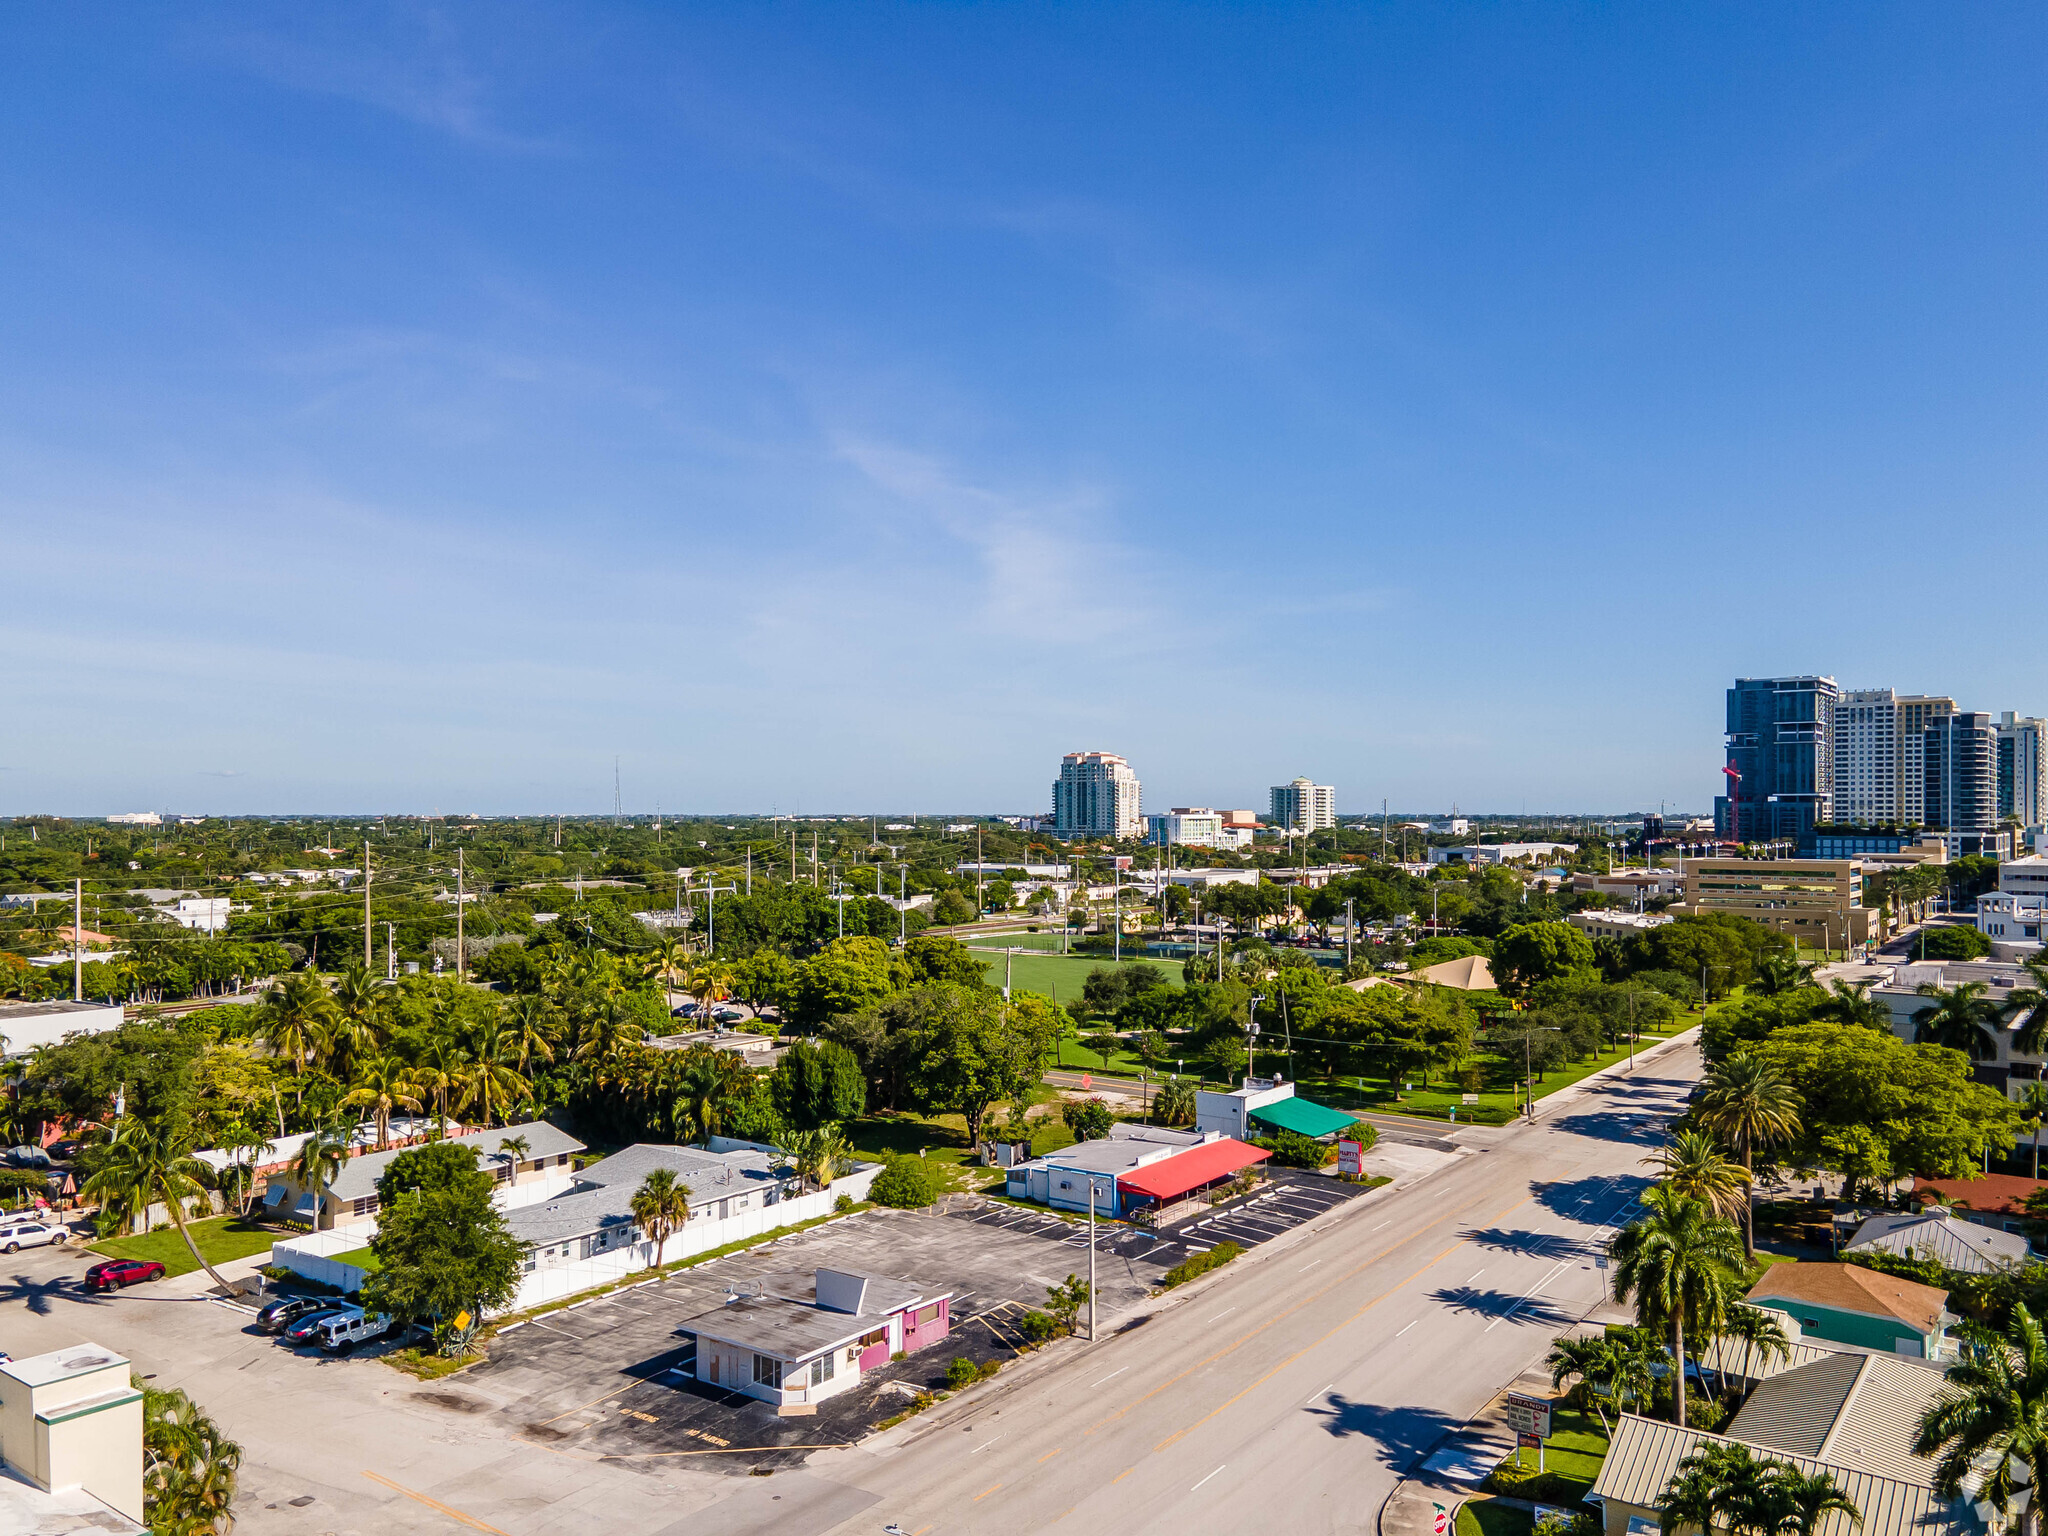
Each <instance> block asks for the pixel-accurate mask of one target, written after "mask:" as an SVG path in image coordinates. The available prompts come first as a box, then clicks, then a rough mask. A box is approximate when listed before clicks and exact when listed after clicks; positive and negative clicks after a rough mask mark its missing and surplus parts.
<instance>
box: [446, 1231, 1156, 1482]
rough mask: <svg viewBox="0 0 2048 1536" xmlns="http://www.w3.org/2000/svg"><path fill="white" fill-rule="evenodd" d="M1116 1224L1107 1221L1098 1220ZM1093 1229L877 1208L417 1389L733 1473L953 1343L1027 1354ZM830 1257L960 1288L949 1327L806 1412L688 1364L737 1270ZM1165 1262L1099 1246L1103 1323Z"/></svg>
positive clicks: (521, 1424)
mask: <svg viewBox="0 0 2048 1536" xmlns="http://www.w3.org/2000/svg"><path fill="white" fill-rule="evenodd" d="M1116 1230H1117V1229H1112V1228H1109V1227H1107V1226H1105V1227H1103V1228H1102V1229H1101V1230H1100V1233H1099V1235H1100V1236H1102V1237H1103V1238H1105V1239H1107V1238H1109V1237H1111V1236H1112V1235H1114V1234H1115V1232H1116ZM1083 1236H1084V1242H1083V1245H1082V1247H1081V1248H1079V1249H1075V1248H1072V1247H1068V1246H1066V1245H1063V1244H1054V1243H1049V1242H1047V1241H1045V1239H1044V1238H1043V1237H1040V1236H1037V1235H1032V1234H1027V1233H1022V1232H1013V1231H1008V1230H1005V1229H1004V1228H1002V1227H1000V1226H984V1225H981V1224H977V1223H971V1222H961V1221H957V1220H953V1219H951V1218H948V1217H946V1216H942V1215H939V1214H936V1213H927V1212H922V1211H892V1210H881V1209H877V1210H871V1211H866V1212H863V1213H861V1214H860V1215H858V1216H853V1217H849V1218H847V1219H846V1220H844V1221H837V1222H833V1223H830V1224H828V1225H826V1226H823V1227H816V1228H813V1229H811V1230H810V1231H807V1232H800V1233H795V1234H793V1235H791V1236H788V1237H784V1238H781V1239H779V1240H777V1241H775V1242H773V1243H766V1244H763V1245H761V1246H760V1247H758V1248H753V1249H749V1250H748V1251H747V1252H745V1253H740V1254H733V1255H731V1256H730V1257H727V1258H723V1259H715V1260H712V1261H711V1262H710V1263H707V1264H701V1265H698V1266H696V1267H695V1268H693V1269H688V1270H684V1271H681V1272H680V1273H677V1274H675V1275H672V1276H671V1277H670V1278H669V1279H667V1280H665V1281H662V1282H659V1283H655V1282H648V1283H644V1284H640V1285H636V1286H632V1287H629V1288H627V1289H624V1290H620V1291H615V1292H613V1293H612V1294H611V1295H609V1296H605V1297H602V1298H599V1299H598V1300H595V1301H590V1302H583V1303H579V1304H577V1305H576V1306H573V1307H566V1308H563V1309H562V1310H560V1311H557V1312H551V1313H548V1314H547V1315H546V1316H544V1317H540V1318H537V1319H535V1320H534V1321H532V1322H530V1323H526V1324H524V1325H521V1326H517V1327H514V1328H511V1329H507V1330H505V1331H503V1332H501V1333H499V1334H498V1336H497V1337H496V1338H495V1339H494V1340H493V1341H492V1342H491V1346H490V1359H489V1360H488V1361H487V1362H486V1363H484V1364H483V1365H480V1366H476V1367H473V1368H472V1369H470V1370H469V1371H466V1372H464V1373H463V1374H462V1375H460V1376H458V1377H455V1378H452V1379H451V1380H449V1381H448V1382H446V1383H443V1384H441V1385H440V1386H439V1387H437V1388H436V1389H433V1390H430V1391H429V1392H427V1393H422V1394H415V1396H416V1398H419V1399H423V1400H425V1401H427V1402H429V1403H430V1404H432V1405H434V1406H436V1407H439V1408H441V1409H443V1410H445V1411H447V1412H449V1413H452V1414H460V1415H463V1416H465V1417H468V1418H470V1419H471V1421H472V1422H476V1423H480V1424H481V1423H485V1422H491V1421H494V1425H493V1427H496V1428H498V1429H500V1430H501V1431H502V1432H504V1433H506V1434H509V1435H510V1436H512V1437H514V1438H515V1439H518V1440H522V1441H525V1442H527V1443H529V1444H531V1445H534V1446H535V1447H536V1448H544V1449H547V1450H550V1451H564V1452H568V1453H571V1454H575V1455H579V1456H582V1455H588V1454H590V1453H593V1452H594V1453H596V1454H599V1455H602V1456H605V1457H617V1458H622V1459H627V1460H639V1459H641V1458H645V1459H646V1462H647V1464H648V1465H649V1466H650V1469H651V1468H652V1467H653V1466H658V1465H661V1464H662V1463H664V1462H666V1461H672V1460H675V1459H677V1458H685V1457H686V1458H688V1459H690V1460H691V1461H693V1462H698V1463H702V1464H704V1469H705V1470H720V1471H727V1472H732V1473H746V1472H749V1471H751V1470H753V1469H754V1468H756V1467H761V1466H767V1467H775V1466H780V1465H787V1464H789V1463H790V1462H792V1461H794V1460H798V1459H801V1457H802V1455H803V1454H804V1453H805V1452H806V1451H809V1450H815V1449H818V1448H821V1447H824V1446H829V1445H839V1444H847V1443H850V1442H852V1441H854V1440H857V1439H858V1438H860V1436H862V1435H864V1434H865V1433H867V1432H868V1430H870V1429H871V1428H873V1427H874V1425H876V1424H878V1423H880V1422H881V1421H882V1420H883V1419H886V1418H889V1417H891V1416H893V1415H894V1414H896V1413H899V1412H901V1411H902V1409H903V1408H904V1407H905V1406H906V1405H907V1404H908V1402H909V1401H910V1397H911V1395H912V1394H913V1393H914V1392H915V1391H917V1390H920V1389H925V1388H929V1387H932V1386H936V1385H938V1384H939V1383H940V1382H941V1381H942V1380H943V1378H944V1376H945V1371H946V1366H947V1364H948V1363H949V1362H950V1361H951V1360H952V1359H953V1358H954V1357H955V1356H959V1355H964V1356H966V1357H968V1358H969V1359H972V1360H974V1361H976V1362H977V1363H980V1362H982V1361H985V1360H991V1359H994V1360H1010V1359H1014V1358H1015V1355H1016V1349H1015V1345H1016V1344H1017V1343H1018V1342H1019V1339H1018V1335H1017V1334H1016V1332H1015V1324H1014V1319H1015V1318H1016V1317H1017V1316H1018V1315H1019V1314H1020V1313H1021V1312H1022V1311H1023V1310H1025V1309H1026V1308H1029V1307H1038V1306H1042V1305H1043V1304H1044V1302H1045V1292H1046V1287H1048V1286H1050V1285H1056V1284H1058V1283H1059V1282H1061V1281H1062V1280H1064V1279H1065V1278H1066V1277H1067V1276H1068V1275H1069V1274H1075V1273H1078V1274H1083V1275H1085V1274H1086V1273H1087V1267H1088V1266H1087V1252H1086V1245H1085V1232H1084V1234H1083ZM1170 1246H1174V1247H1175V1248H1176V1251H1179V1250H1178V1245H1170ZM1168 1262H1169V1263H1177V1262H1178V1259H1173V1260H1169V1261H1168ZM821 1264H822V1265H826V1266H830V1267H836V1268H846V1269H854V1270H863V1271H867V1272H870V1273H875V1274H884V1275H896V1276H901V1277H905V1278H908V1279H912V1280H916V1281H919V1282H922V1283H925V1284H929V1285H933V1286H937V1287H943V1288H946V1289H949V1290H951V1291H952V1292H953V1303H952V1312H953V1328H952V1333H951V1335H950V1337H949V1338H948V1339H947V1341H946V1342H945V1343H944V1344H941V1345H939V1346H937V1347H935V1348H931V1349H927V1350H923V1351H920V1352H919V1353H918V1354H915V1355H912V1356H910V1357H909V1358H907V1359H905V1360H901V1361H897V1362H893V1363H892V1364H890V1365H888V1366H886V1367H884V1368H883V1369H882V1370H880V1371H875V1372H871V1373H869V1374H868V1375H867V1376H866V1377H864V1378H863V1379H862V1381H861V1384H860V1385H859V1386H858V1387H857V1388H855V1389H854V1390H852V1391H850V1392H844V1393H841V1394H840V1395H838V1396H837V1397H833V1398H828V1399H827V1400H826V1401H825V1402H824V1403H822V1404H820V1405H819V1410H818V1413H817V1414H816V1415H815V1416H814V1417H809V1418H778V1417H777V1416H776V1414H775V1412H774V1410H773V1409H772V1408H770V1407H769V1406H768V1405H767V1404H765V1403H762V1402H760V1401H758V1400H756V1399H754V1398H751V1397H747V1396H744V1395H742V1394H740V1393H735V1392H730V1391H722V1390H720V1389H719V1388H717V1387H713V1386H711V1385H709V1384H708V1383H704V1382H699V1381H696V1380H694V1379H693V1378H691V1377H688V1376H685V1375H682V1374H680V1373H679V1371H678V1369H677V1368H678V1367H679V1366H680V1365H681V1364H682V1363H683V1362H684V1361H685V1359H686V1357H687V1355H688V1352H689V1351H690V1349H691V1346H690V1345H689V1344H688V1343H687V1342H686V1341H685V1340H684V1339H683V1338H682V1337H680V1336H679V1334H680V1331H681V1330H682V1329H683V1325H684V1323H685V1321H686V1320H687V1319H688V1318H690V1317H692V1316H694V1315H696V1314H698V1313H701V1312H705V1311H708V1310H711V1309H713V1308H716V1307H719V1306H721V1305H723V1304H724V1302H725V1300H726V1297H727V1295H728V1286H729V1285H733V1284H738V1283H741V1282H746V1281H752V1280H756V1279H758V1278H759V1277H761V1276H763V1275H765V1274H768V1273H770V1272H773V1271H792V1270H794V1271H806V1270H811V1269H815V1268H817V1267H818V1266H819V1265H821ZM1160 1268H1161V1265H1160V1264H1159V1263H1158V1262H1157V1260H1152V1261H1149V1262H1148V1261H1147V1260H1146V1259H1145V1258H1143V1257H1142V1256H1132V1255H1127V1254H1124V1253H1122V1252H1120V1251H1118V1250H1116V1249H1113V1248H1110V1247H1108V1246H1106V1245H1105V1246H1104V1247H1103V1248H1101V1249H1099V1250H1098V1252H1097V1256H1096V1280H1097V1285H1098V1288H1099V1291H1098V1295H1099V1304H1100V1306H1101V1308H1102V1311H1103V1317H1104V1321H1105V1323H1107V1322H1108V1321H1109V1320H1111V1319H1114V1318H1117V1317H1119V1316H1121V1315H1123V1314H1125V1313H1128V1312H1129V1311H1131V1310H1132V1309H1133V1308H1134V1307H1135V1306H1136V1305H1137V1304H1138V1303H1140V1302H1141V1301H1143V1300H1144V1299H1145V1298H1146V1297H1147V1296H1148V1295H1149V1294H1150V1291H1151V1288H1152V1285H1153V1283H1154V1282H1155V1280H1156V1279H1157V1277H1158V1274H1159V1272H1160ZM655 1458H660V1461H656V1460H655Z"/></svg>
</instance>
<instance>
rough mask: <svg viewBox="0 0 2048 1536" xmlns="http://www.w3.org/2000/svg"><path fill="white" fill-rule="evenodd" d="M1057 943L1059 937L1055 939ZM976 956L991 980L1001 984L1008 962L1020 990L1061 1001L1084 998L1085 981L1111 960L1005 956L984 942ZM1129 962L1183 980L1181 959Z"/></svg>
mask: <svg viewBox="0 0 2048 1536" xmlns="http://www.w3.org/2000/svg"><path fill="white" fill-rule="evenodd" d="M1019 937H1020V938H1021V939H1039V938H1043V937H1044V935H1041V934H1023V935H1020V936H1019ZM1053 942H1054V943H1055V944H1057V943H1058V942H1059V941H1058V940H1057V939H1054V940H1053ZM974 951H975V955H976V958H978V959H980V960H981V961H983V962H984V965H985V969H986V972H987V975H988V979H989V982H990V983H991V984H992V985H994V986H998V987H1000V986H1001V985H1002V984H1003V969H1004V963H1005V961H1006V960H1007V961H1008V965H1009V975H1010V986H1011V988H1012V989H1013V990H1014V991H1018V992H1037V993H1040V994H1042V995H1044V996H1046V997H1050V998H1051V999H1052V1000H1053V1001H1054V1002H1057V1003H1072V1002H1076V1001H1078V1000H1079V999H1080V996H1081V984H1082V983H1083V982H1084V981H1086V980H1087V979H1088V973H1089V972H1090V971H1092V970H1094V969H1095V968H1096V967H1097V966H1098V965H1101V966H1106V965H1108V964H1109V963H1110V962H1109V960H1108V959H1107V958H1106V957H1105V956H1102V955H1061V954H1016V955H1009V956H1004V955H1000V954H990V953H988V950H987V949H986V948H985V947H983V946H981V945H976V946H974ZM1124 964H1125V965H1149V966H1151V967H1152V968H1153V969H1154V970H1156V971H1158V972H1159V974H1160V975H1161V976H1163V977H1165V978H1166V979H1167V980H1168V981H1169V982H1171V983H1172V984H1173V985H1174V986H1176V987H1177V986H1179V985H1180V982H1181V974H1180V962H1179V961H1178V960H1126V961H1124Z"/></svg>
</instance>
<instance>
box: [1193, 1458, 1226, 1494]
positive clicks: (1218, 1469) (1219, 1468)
mask: <svg viewBox="0 0 2048 1536" xmlns="http://www.w3.org/2000/svg"><path fill="white" fill-rule="evenodd" d="M1229 1465H1230V1463H1229V1462H1227V1461H1226V1462H1225V1463H1224V1464H1223V1466H1224V1467H1227V1466H1229ZM1222 1470H1223V1467H1218V1468H1217V1469H1216V1472H1221V1471H1222ZM1216 1472H1211V1473H1210V1474H1209V1477H1214V1476H1215V1475H1216ZM1209 1477H1205V1478H1203V1479H1202V1483H1206V1482H1207V1481H1209ZM1202 1483H1197V1484H1195V1487H1194V1488H1190V1489H1189V1490H1188V1492H1189V1493H1193V1492H1194V1491H1195V1489H1196V1488H1200V1487H1201V1486H1202Z"/></svg>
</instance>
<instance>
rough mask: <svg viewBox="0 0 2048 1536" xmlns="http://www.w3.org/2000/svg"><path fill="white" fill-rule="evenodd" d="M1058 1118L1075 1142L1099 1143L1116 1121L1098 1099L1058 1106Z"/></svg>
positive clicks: (1107, 1107)
mask: <svg viewBox="0 0 2048 1536" xmlns="http://www.w3.org/2000/svg"><path fill="white" fill-rule="evenodd" d="M1060 1118H1061V1119H1062V1120H1064V1121H1066V1123H1067V1129H1068V1130H1070V1131H1072V1132H1073V1133H1074V1140H1076V1141H1100V1140H1102V1138H1103V1137H1105V1136H1107V1135H1108V1134H1109V1128H1110V1126H1111V1125H1112V1124H1114V1123H1115V1121H1116V1116H1115V1115H1113V1114H1111V1113H1110V1108H1109V1106H1108V1105H1107V1104H1105V1103H1103V1102H1102V1100H1100V1099H1078V1100H1070V1101H1069V1102H1067V1103H1065V1104H1062V1105H1061V1106H1060Z"/></svg>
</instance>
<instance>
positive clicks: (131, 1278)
mask: <svg viewBox="0 0 2048 1536" xmlns="http://www.w3.org/2000/svg"><path fill="white" fill-rule="evenodd" d="M163 1277H164V1267H163V1265H161V1264H159V1263H157V1262H156V1260H154V1259H109V1260H107V1262H106V1263H104V1264H95V1265H93V1267H92V1268H91V1269H88V1270H87V1271H86V1272H85V1288H86V1289H87V1290H88V1291H118V1290H119V1289H120V1288H121V1287H122V1286H124V1285H140V1284H141V1283H142V1282H143V1281H144V1280H161V1279H163Z"/></svg>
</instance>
